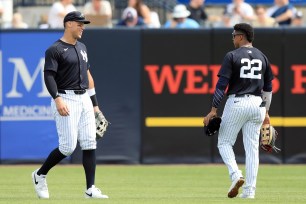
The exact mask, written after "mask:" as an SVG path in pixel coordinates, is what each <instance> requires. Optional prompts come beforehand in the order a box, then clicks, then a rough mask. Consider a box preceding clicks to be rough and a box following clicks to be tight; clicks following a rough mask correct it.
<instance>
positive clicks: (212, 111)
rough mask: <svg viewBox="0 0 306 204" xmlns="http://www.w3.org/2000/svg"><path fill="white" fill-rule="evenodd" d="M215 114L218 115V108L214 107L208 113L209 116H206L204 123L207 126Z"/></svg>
mask: <svg viewBox="0 0 306 204" xmlns="http://www.w3.org/2000/svg"><path fill="white" fill-rule="evenodd" d="M214 116H217V109H216V108H212V109H211V111H210V112H209V113H208V114H207V116H206V117H204V120H203V123H204V125H205V126H207V125H208V124H209V120H210V119H211V118H212V117H214Z"/></svg>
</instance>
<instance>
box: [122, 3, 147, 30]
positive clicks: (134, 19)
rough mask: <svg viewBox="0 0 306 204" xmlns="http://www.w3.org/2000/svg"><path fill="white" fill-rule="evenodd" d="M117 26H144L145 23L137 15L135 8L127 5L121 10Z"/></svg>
mask: <svg viewBox="0 0 306 204" xmlns="http://www.w3.org/2000/svg"><path fill="white" fill-rule="evenodd" d="M117 26H126V27H146V24H145V23H144V21H143V19H142V18H139V17H138V15H137V11H136V9H134V8H132V7H127V8H126V9H124V10H123V12H122V17H121V20H120V21H119V23H118V24H117Z"/></svg>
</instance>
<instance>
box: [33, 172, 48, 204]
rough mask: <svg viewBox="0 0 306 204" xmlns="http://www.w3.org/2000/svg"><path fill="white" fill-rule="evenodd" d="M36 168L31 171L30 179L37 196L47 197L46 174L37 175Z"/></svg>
mask: <svg viewBox="0 0 306 204" xmlns="http://www.w3.org/2000/svg"><path fill="white" fill-rule="evenodd" d="M37 171H38V169H36V170H35V171H34V172H33V173H32V181H33V184H34V188H35V191H36V194H37V196H38V198H43V199H48V198H49V191H48V186H47V180H46V175H40V176H38V175H37Z"/></svg>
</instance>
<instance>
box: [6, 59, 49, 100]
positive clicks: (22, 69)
mask: <svg viewBox="0 0 306 204" xmlns="http://www.w3.org/2000/svg"><path fill="white" fill-rule="evenodd" d="M8 61H9V62H11V63H13V64H14V74H13V79H12V88H11V90H10V91H9V92H8V93H7V94H6V97H8V98H20V97H22V96H23V94H22V93H20V92H18V90H17V88H18V79H21V81H22V82H23V85H24V87H25V88H26V90H27V91H28V92H30V90H31V89H32V87H33V84H34V82H35V81H36V79H37V78H38V76H40V77H41V87H42V91H41V92H39V93H38V94H37V96H38V97H49V93H48V90H47V88H46V86H45V84H44V79H43V67H44V63H45V61H44V58H41V59H40V61H39V63H38V65H37V67H36V69H35V71H34V73H33V75H32V76H31V75H30V73H29V71H28V69H27V66H26V64H25V63H24V61H23V59H22V58H9V59H8ZM18 76H20V78H19V77H18Z"/></svg>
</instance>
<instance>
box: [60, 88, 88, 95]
mask: <svg viewBox="0 0 306 204" xmlns="http://www.w3.org/2000/svg"><path fill="white" fill-rule="evenodd" d="M69 91H73V92H74V93H75V94H78V95H82V94H84V93H86V90H85V89H80V90H69ZM58 93H61V94H66V91H65V90H61V89H59V90H58Z"/></svg>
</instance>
